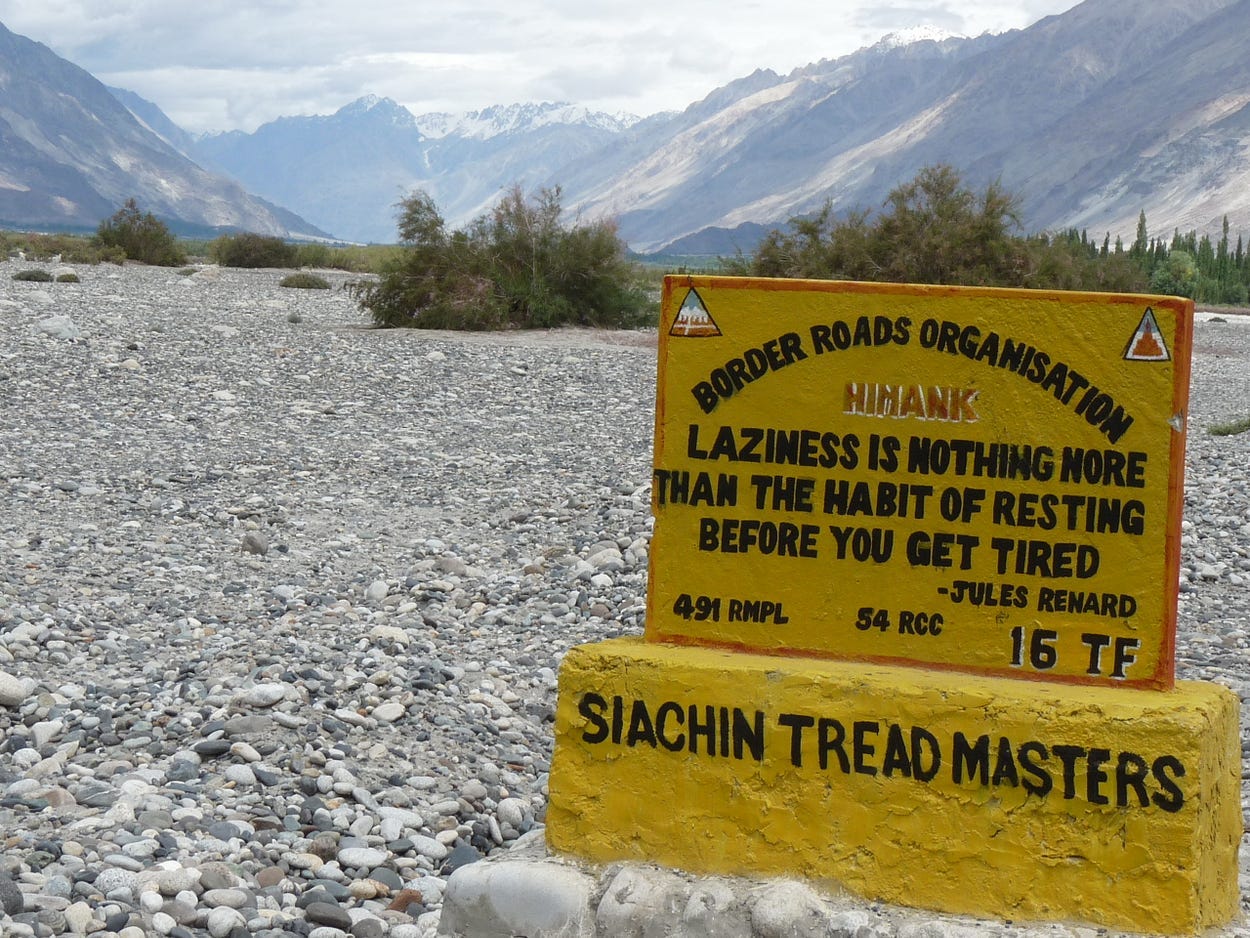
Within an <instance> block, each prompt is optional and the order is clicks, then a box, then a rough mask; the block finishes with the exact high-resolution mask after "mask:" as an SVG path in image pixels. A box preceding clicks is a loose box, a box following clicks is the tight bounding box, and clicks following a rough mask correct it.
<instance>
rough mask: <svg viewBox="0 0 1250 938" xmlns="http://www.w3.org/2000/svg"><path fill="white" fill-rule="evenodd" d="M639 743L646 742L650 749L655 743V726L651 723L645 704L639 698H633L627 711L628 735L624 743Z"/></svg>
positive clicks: (634, 744)
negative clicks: (632, 703)
mask: <svg viewBox="0 0 1250 938" xmlns="http://www.w3.org/2000/svg"><path fill="white" fill-rule="evenodd" d="M639 743H647V744H648V745H649V746H650V747H651V748H652V749H654V748H655V747H656V744H657V743H656V738H655V727H653V726H652V725H651V714H650V713H649V712H648V711H647V705H646V704H645V703H644V702H643V701H641V700H635V701H634V705H633V707H632V708H631V709H630V713H629V736H627V737H626V739H625V744H626V745H628V746H637V745H638V744H639Z"/></svg>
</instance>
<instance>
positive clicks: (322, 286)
mask: <svg viewBox="0 0 1250 938" xmlns="http://www.w3.org/2000/svg"><path fill="white" fill-rule="evenodd" d="M278 286H282V287H291V288H293V289H295V290H328V289H330V281H329V280H327V279H326V278H325V277H319V276H317V275H316V274H308V273H298V274H291V275H290V276H287V277H283V278H282V282H281V283H280V284H278Z"/></svg>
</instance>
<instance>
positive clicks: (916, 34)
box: [876, 25, 964, 49]
mask: <svg viewBox="0 0 1250 938" xmlns="http://www.w3.org/2000/svg"><path fill="white" fill-rule="evenodd" d="M962 38H964V37H963V36H960V35H959V34H958V33H952V32H950V31H949V30H945V29H942V28H941V27H940V26H933V25H925V26H911V27H908V28H907V29H900V30H897V31H895V32H892V33H889V34H887V35H885V36H882V37H881V39H880V40H878V41H877V43H876V47H877V48H879V49H898V48H900V47H902V46H910V45H914V44H915V43H917V42H942V41H943V40H945V39H962Z"/></svg>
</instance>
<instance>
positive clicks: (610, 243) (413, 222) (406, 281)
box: [349, 187, 651, 330]
mask: <svg viewBox="0 0 1250 938" xmlns="http://www.w3.org/2000/svg"><path fill="white" fill-rule="evenodd" d="M399 208H400V217H399V237H400V240H401V241H402V242H403V243H404V246H405V247H404V250H403V251H402V253H400V254H398V255H397V256H394V257H392V258H391V259H390V260H388V261H386V262H385V263H384V264H383V267H382V270H381V274H380V277H379V279H377V280H375V281H357V282H355V283H353V284H351V285H350V286H349V290H350V292H351V293H352V295H353V296H354V297H355V298H356V299H357V300H358V301H359V303H360V305H361V306H362V307H363V308H364V309H367V310H368V311H369V313H370V314H371V315H372V317H373V321H374V323H375V324H376V325H378V326H416V327H419V328H426V329H474V330H481V329H506V328H523V329H529V328H546V327H552V326H562V325H570V324H576V325H586V326H590V325H593V326H611V327H625V328H628V327H634V326H638V325H642V324H644V323H645V322H647V321H648V319H649V316H648V313H649V308H650V306H651V304H650V303H649V301H648V300H647V297H646V294H645V291H644V290H643V288H642V285H641V283H640V280H639V271H638V268H637V267H636V266H635V265H633V264H631V263H630V262H629V261H628V259H627V258H626V255H625V245H624V244H623V243H622V242H621V240H620V239H619V238H618V237H617V235H616V228H615V226H614V225H613V224H612V223H610V222H596V223H592V224H587V225H578V226H575V227H573V228H565V227H564V226H563V225H561V224H560V220H559V218H560V190H559V189H558V188H557V189H543V190H540V191H539V192H538V193H537V194H536V195H534V196H532V197H530V198H528V199H527V198H526V197H525V195H524V194H523V193H522V191H521V189H520V188H519V187H514V188H513V189H512V190H511V191H510V192H508V193H507V194H506V195H505V196H504V198H503V199H502V200H501V201H500V202H499V204H498V205H496V206H495V208H494V209H493V210H492V211H490V212H488V213H486V214H485V215H482V216H481V217H479V218H478V219H476V220H475V221H474V222H473V223H472V224H470V225H469V226H468V227H467V228H465V229H463V230H460V231H455V232H451V233H448V232H447V230H446V225H445V223H444V221H443V218H442V216H441V215H440V214H439V212H438V208H437V206H435V204H434V201H433V199H431V198H430V197H429V196H428V195H427V194H425V193H423V192H417V193H415V194H413V195H412V196H410V197H409V198H407V199H405V200H404V201H403V202H401V203H400V206H399Z"/></svg>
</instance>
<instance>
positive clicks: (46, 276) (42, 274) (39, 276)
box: [13, 270, 52, 283]
mask: <svg viewBox="0 0 1250 938" xmlns="http://www.w3.org/2000/svg"><path fill="white" fill-rule="evenodd" d="M13 279H14V280H29V281H30V282H31V283H51V282H52V275H51V274H50V273H48V272H47V271H46V270H19V271H18V272H17V273H15V274H14V275H13Z"/></svg>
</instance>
